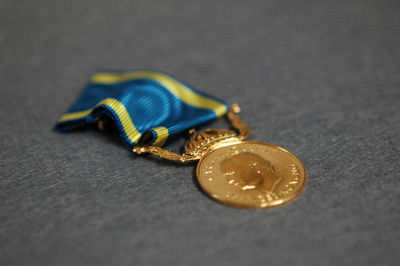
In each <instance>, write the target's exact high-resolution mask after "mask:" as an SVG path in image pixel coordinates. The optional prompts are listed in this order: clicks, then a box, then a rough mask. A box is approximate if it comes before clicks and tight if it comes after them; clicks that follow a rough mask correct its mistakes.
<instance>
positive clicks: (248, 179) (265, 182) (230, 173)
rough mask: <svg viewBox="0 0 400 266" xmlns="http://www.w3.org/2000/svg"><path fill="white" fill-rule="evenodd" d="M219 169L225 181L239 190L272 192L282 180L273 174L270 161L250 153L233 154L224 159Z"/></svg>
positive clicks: (273, 170)
mask: <svg viewBox="0 0 400 266" xmlns="http://www.w3.org/2000/svg"><path fill="white" fill-rule="evenodd" d="M220 169H221V171H222V173H223V175H224V176H225V177H226V181H227V182H228V183H229V184H231V185H234V186H237V187H239V188H240V189H241V190H260V191H263V192H274V190H275V188H276V186H277V185H278V184H279V182H281V180H282V178H281V177H280V176H279V175H277V174H276V173H275V169H274V167H273V165H272V164H271V162H270V161H268V160H265V159H264V158H262V157H261V156H259V155H257V154H254V153H250V152H243V153H239V154H235V155H233V156H231V157H229V158H227V159H225V160H224V161H222V163H221V165H220Z"/></svg>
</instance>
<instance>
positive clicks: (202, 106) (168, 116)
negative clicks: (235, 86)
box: [55, 71, 228, 149]
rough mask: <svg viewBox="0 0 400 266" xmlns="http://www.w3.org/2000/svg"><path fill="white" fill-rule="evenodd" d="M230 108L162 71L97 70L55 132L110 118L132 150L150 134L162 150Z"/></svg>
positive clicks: (151, 142) (151, 141) (151, 139)
mask: <svg viewBox="0 0 400 266" xmlns="http://www.w3.org/2000/svg"><path fill="white" fill-rule="evenodd" d="M227 110H228V106H227V104H226V103H224V102H223V101H221V100H218V99H216V98H214V97H212V96H210V95H207V94H205V93H202V92H199V91H197V90H195V89H193V88H191V87H189V86H188V85H186V84H184V83H183V82H181V81H179V80H177V79H175V78H173V77H171V76H169V75H167V74H164V73H161V72H156V71H130V72H98V73H96V74H95V75H93V76H92V77H91V80H90V83H89V84H88V85H87V86H86V88H85V90H84V91H83V92H82V94H81V95H80V96H79V98H78V99H77V100H76V102H75V103H74V104H73V105H72V106H71V108H70V109H69V110H68V111H67V112H66V113H65V114H64V115H63V116H62V117H61V118H60V120H59V121H58V122H57V124H56V126H55V129H56V130H57V131H59V132H66V131H71V130H74V129H77V128H80V127H82V126H85V125H87V124H91V123H96V122H97V120H98V117H99V116H100V115H103V114H106V115H108V116H109V117H110V118H112V120H113V121H114V122H115V124H116V125H117V127H118V129H119V132H120V134H121V137H122V139H123V140H124V142H125V144H126V145H127V147H128V148H130V149H132V148H133V147H134V146H135V145H136V144H137V143H138V142H139V141H140V140H141V138H142V136H143V135H144V134H145V133H148V134H149V133H151V138H150V141H149V143H150V144H152V145H154V146H160V147H161V146H163V145H164V143H165V142H166V140H167V139H168V138H169V137H171V136H174V135H177V134H178V133H180V132H182V131H184V130H187V129H189V128H192V127H194V126H196V125H199V124H202V123H205V122H208V121H211V120H213V119H215V118H217V117H221V116H223V115H225V114H226V112H227Z"/></svg>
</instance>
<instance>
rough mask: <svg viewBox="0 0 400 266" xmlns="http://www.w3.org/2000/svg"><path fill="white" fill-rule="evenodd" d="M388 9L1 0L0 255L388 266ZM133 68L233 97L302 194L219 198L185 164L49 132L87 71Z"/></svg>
mask: <svg viewBox="0 0 400 266" xmlns="http://www.w3.org/2000/svg"><path fill="white" fill-rule="evenodd" d="M399 13H400V2H399V1H397V0H393V1H388V0H382V1H380V0H379V1H378V0H377V1H372V0H371V1H361V0H360V1H354V0H347V1H317V0H315V1H278V0H273V1H196V2H191V1H128V0H126V1H77V0H74V1H11V0H2V1H0V147H1V149H0V265H396V264H397V262H398V260H399V259H400V256H399V252H398V248H399V245H400V232H399V229H398V228H399V221H400V209H399V205H400V200H399V198H400V195H399V194H400V182H399V179H400V176H399V173H400V166H399V159H400V156H399V147H400V146H399V145H400V138H399V135H400V114H399V107H400V106H399V103H400V49H399V43H400V16H399ZM137 68H147V69H157V70H161V71H165V72H168V73H170V74H172V75H174V76H176V77H178V78H180V79H182V80H183V81H185V82H187V83H189V84H191V85H193V86H195V87H196V88H198V89H200V90H203V91H204V92H207V93H210V94H212V95H214V96H216V97H218V98H221V99H224V100H225V101H227V102H228V103H234V102H238V103H239V104H240V105H241V106H242V109H243V113H242V115H241V116H242V118H243V119H244V120H246V121H247V122H248V123H249V125H250V127H251V129H252V130H253V133H252V135H251V136H250V139H251V140H260V141H267V142H270V143H274V144H277V145H280V146H283V147H285V148H287V149H288V150H290V151H292V152H293V153H295V154H296V155H298V157H299V158H300V159H301V160H302V161H303V162H304V164H305V166H306V169H307V170H308V181H307V185H306V189H305V191H304V192H303V194H302V195H301V196H300V197H299V198H297V199H296V200H294V201H292V202H291V203H289V204H287V205H285V206H282V207H278V208H273V209H268V210H240V209H234V208H230V207H226V206H224V205H221V204H219V203H217V202H215V201H213V200H211V199H210V198H208V197H207V196H205V194H204V193H203V192H202V191H201V190H200V189H199V187H198V185H197V183H196V179H195V173H194V165H188V166H180V165H176V164H173V163H169V162H164V161H161V160H155V159H151V158H148V157H147V158H146V157H138V156H134V155H133V154H131V153H130V152H129V151H127V150H126V149H125V148H124V146H123V144H122V142H121V141H120V140H119V139H118V138H115V137H113V136H109V135H106V134H102V133H101V132H98V131H96V130H94V129H91V128H89V129H86V130H82V131H79V132H75V133H70V134H59V133H56V132H54V131H53V130H52V127H53V126H54V124H55V122H56V121H57V119H58V118H59V117H60V116H61V115H62V114H63V113H64V112H65V111H66V110H67V109H68V107H69V106H70V104H72V103H73V101H74V100H75V99H76V97H77V96H78V94H79V93H80V91H81V89H82V88H83V87H84V85H85V82H87V80H88V78H89V77H90V75H91V74H93V73H94V72H95V71H96V70H98V69H122V70H123V69H127V70H129V69H137ZM209 126H210V127H222V128H227V127H228V125H227V123H226V121H223V120H220V121H217V122H214V123H213V124H211V125H209ZM183 143H184V137H182V138H180V139H177V140H176V142H174V143H173V144H171V145H170V148H171V149H174V150H176V151H177V150H179V149H180V147H181V145H182V144H183Z"/></svg>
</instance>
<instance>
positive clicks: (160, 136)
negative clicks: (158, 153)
mask: <svg viewBox="0 0 400 266" xmlns="http://www.w3.org/2000/svg"><path fill="white" fill-rule="evenodd" d="M153 130H154V131H155V132H157V139H156V140H155V141H154V143H153V144H152V146H157V147H162V146H164V143H165V141H167V138H168V128H166V127H156V128H153Z"/></svg>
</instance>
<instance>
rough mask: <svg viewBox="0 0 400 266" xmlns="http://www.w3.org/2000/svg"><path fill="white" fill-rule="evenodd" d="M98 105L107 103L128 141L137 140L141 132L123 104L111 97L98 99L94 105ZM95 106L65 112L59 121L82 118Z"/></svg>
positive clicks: (134, 141) (135, 141)
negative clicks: (78, 110)
mask: <svg viewBox="0 0 400 266" xmlns="http://www.w3.org/2000/svg"><path fill="white" fill-rule="evenodd" d="M99 105H107V106H108V107H110V108H111V109H113V110H114V112H115V113H116V114H117V115H118V118H119V120H120V121H121V124H122V127H123V128H124V131H125V133H126V135H127V137H128V139H129V140H130V141H132V142H133V143H137V142H138V140H139V139H140V137H141V134H140V132H139V131H137V129H136V128H135V125H134V124H133V122H132V119H131V116H130V115H129V113H128V111H127V110H126V108H125V106H124V105H123V104H122V103H121V102H119V101H117V100H115V99H112V98H106V99H104V100H102V101H100V102H99V103H98V104H96V105H95V107H97V106H99ZM95 107H93V108H91V109H88V110H85V111H80V112H74V113H68V114H65V115H63V116H62V117H61V118H60V120H59V121H60V122H62V121H67V120H73V119H79V118H83V117H85V116H87V115H89V114H90V113H91V112H92V111H93V109H94V108H95Z"/></svg>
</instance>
